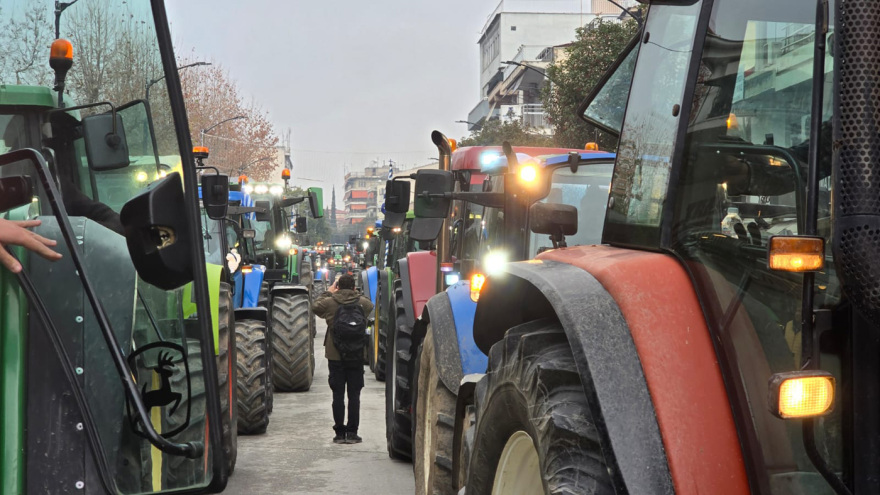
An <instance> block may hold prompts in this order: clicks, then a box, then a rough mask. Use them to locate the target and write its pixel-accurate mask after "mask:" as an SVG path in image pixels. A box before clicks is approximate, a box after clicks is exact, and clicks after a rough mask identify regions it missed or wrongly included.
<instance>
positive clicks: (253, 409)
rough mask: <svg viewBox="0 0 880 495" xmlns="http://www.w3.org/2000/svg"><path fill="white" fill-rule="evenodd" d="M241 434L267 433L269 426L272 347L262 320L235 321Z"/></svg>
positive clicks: (239, 426) (239, 431)
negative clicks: (270, 358)
mask: <svg viewBox="0 0 880 495" xmlns="http://www.w3.org/2000/svg"><path fill="white" fill-rule="evenodd" d="M235 346H236V364H237V368H238V369H237V370H236V371H237V372H238V383H237V387H236V391H237V393H236V397H237V400H238V433H240V434H242V435H256V434H260V433H265V432H266V428H267V427H268V426H269V396H268V394H269V387H270V386H271V382H270V381H269V347H268V342H267V338H266V326H265V324H263V322H262V321H259V320H242V321H236V322H235Z"/></svg>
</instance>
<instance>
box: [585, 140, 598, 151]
mask: <svg viewBox="0 0 880 495" xmlns="http://www.w3.org/2000/svg"><path fill="white" fill-rule="evenodd" d="M584 149H585V150H587V151H599V145H598V144H597V143H594V142H592V141H590V142H589V143H587V144H585V145H584Z"/></svg>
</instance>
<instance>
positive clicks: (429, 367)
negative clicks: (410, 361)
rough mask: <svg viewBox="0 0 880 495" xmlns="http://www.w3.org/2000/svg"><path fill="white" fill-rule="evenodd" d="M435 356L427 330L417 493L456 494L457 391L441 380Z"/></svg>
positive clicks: (422, 366) (421, 363)
mask: <svg viewBox="0 0 880 495" xmlns="http://www.w3.org/2000/svg"><path fill="white" fill-rule="evenodd" d="M434 358H435V355H434V335H433V333H432V331H431V325H430V324H428V333H427V334H426V335H425V340H424V342H423V343H422V350H421V352H420V353H419V357H418V362H419V371H418V373H419V375H418V376H419V380H418V396H417V397H416V401H415V403H414V405H413V409H414V410H415V411H416V424H415V442H414V443H415V454H414V456H413V462H414V464H415V466H414V470H415V478H416V494H418V495H432V494H434V493H455V492H456V491H457V490H454V489H453V486H452V447H453V439H454V433H455V394H453V393H452V392H451V391H450V390H449V389H447V388H446V385H444V384H443V382H442V381H441V380H440V373H439V371H438V370H437V365H436V362H435V359H434Z"/></svg>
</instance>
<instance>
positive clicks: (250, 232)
mask: <svg viewBox="0 0 880 495" xmlns="http://www.w3.org/2000/svg"><path fill="white" fill-rule="evenodd" d="M256 236H257V231H256V230H254V229H242V231H241V238H242V239H253V238H254V237H256Z"/></svg>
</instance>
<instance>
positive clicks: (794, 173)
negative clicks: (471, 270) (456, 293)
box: [450, 0, 880, 495]
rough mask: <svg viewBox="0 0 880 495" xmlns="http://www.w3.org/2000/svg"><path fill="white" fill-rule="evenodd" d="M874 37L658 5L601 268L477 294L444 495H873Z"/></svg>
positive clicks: (641, 40) (786, 13)
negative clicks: (473, 363) (472, 363)
mask: <svg viewBox="0 0 880 495" xmlns="http://www.w3.org/2000/svg"><path fill="white" fill-rule="evenodd" d="M805 7H807V8H805ZM811 7H812V8H811ZM878 19H880V5H878V4H877V2H870V1H858V0H857V1H850V0H846V1H831V2H825V1H818V2H815V3H813V4H810V3H807V4H804V2H796V1H790V0H774V1H764V0H715V1H705V0H702V1H687V2H685V1H663V2H661V1H656V2H650V5H649V7H648V11H647V17H646V19H645V24H644V27H643V29H642V31H641V33H640V35H639V36H638V38H637V40H636V42H635V43H634V44H633V45H632V51H630V53H629V54H628V55H627V56H628V57H631V58H629V60H630V61H631V62H632V63H633V64H634V65H632V66H630V68H626V65H627V62H626V61H627V57H622V58H621V59H620V60H619V61H618V62H619V63H618V64H615V67H613V69H612V73H611V74H610V75H609V77H607V78H605V82H608V81H617V82H618V83H619V82H621V81H626V80H628V81H629V84H612V85H605V86H603V87H601V88H598V89H597V90H596V91H594V92H593V94H591V95H590V97H589V98H588V100H587V101H586V102H585V104H584V105H583V106H582V107H581V113H582V115H583V116H584V118H585V119H587V120H589V121H591V122H594V123H599V124H602V125H604V126H605V127H606V128H607V129H608V130H609V131H612V132H614V133H616V134H617V135H618V136H619V146H618V149H617V157H616V160H615V166H614V172H613V176H612V181H611V188H610V191H609V195H608V202H607V205H608V207H607V211H606V215H605V218H604V227H603V234H602V244H601V245H595V246H578V247H572V248H559V249H551V250H547V251H545V252H543V253H540V254H538V255H537V256H536V259H535V260H533V261H529V262H520V263H509V264H506V265H505V266H504V267H503V269H502V270H501V272H500V273H498V274H497V275H490V276H488V277H487V279H486V281H485V284H484V285H483V286H482V288H481V291H480V295H479V302H478V304H477V308H476V312H475V316H474V341H475V343H476V345H477V347H478V348H479V349H480V350H482V351H483V352H484V353H486V354H488V356H489V359H488V366H487V371H486V373H485V374H472V375H465V376H464V377H463V378H462V380H461V382H460V385H459V393H458V396H457V398H456V401H457V402H456V415H455V417H454V418H452V422H453V424H454V440H453V459H452V463H451V472H452V474H453V483H452V488H451V490H450V491H451V492H453V493H454V492H456V491H457V492H458V493H468V494H475V493H716V494H734V493H736V494H739V493H760V494H772V495H776V494H795V493H796V494H812V493H836V494H854V495H862V494H874V493H880V472H878V471H880V448H878V441H880V413H878V411H880V400H878V397H880V390H878V389H880V379H878V378H880V368H878V359H877V356H878V355H880V338H878V335H880V327H878V322H880V297H878V290H877V284H878V282H877V280H880V278H878V277H880V258H878V256H877V255H876V252H877V232H878V231H880V204H878V201H877V198H878V197H880V185H878V181H877V180H876V176H877V173H878V171H880V162H878V160H880V152H878V142H880V141H878V137H877V132H876V129H877V126H878V122H877V119H878V115H877V113H876V108H878V106H880V94H878V93H877V92H876V91H875V88H876V87H877V86H878V83H880V80H878V79H880V74H878V72H877V70H876V69H875V68H874V67H875V66H876V59H877V54H878V53H880V51H878V50H877V47H876V45H877V43H878V39H880V38H878V36H877V33H878V29H880V21H878ZM621 67H623V69H621ZM618 70H619V72H616V73H615V71H618ZM621 88H623V90H622V91H621ZM616 109H625V110H624V111H622V112H620V114H619V117H620V118H617V117H616V116H615V115H614V114H615V111H616ZM832 198H833V201H832ZM562 223H565V222H562Z"/></svg>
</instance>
